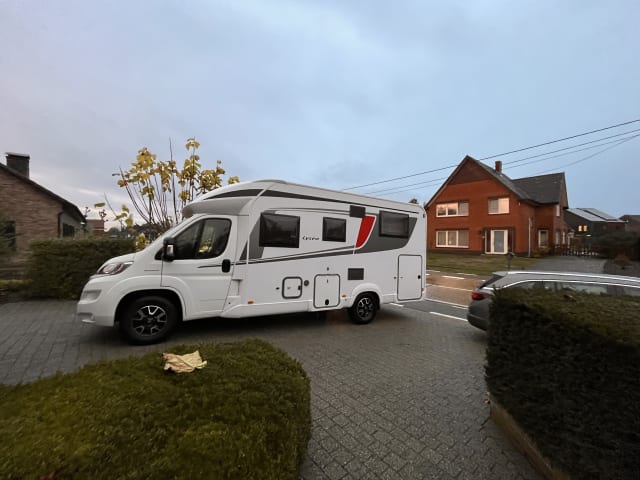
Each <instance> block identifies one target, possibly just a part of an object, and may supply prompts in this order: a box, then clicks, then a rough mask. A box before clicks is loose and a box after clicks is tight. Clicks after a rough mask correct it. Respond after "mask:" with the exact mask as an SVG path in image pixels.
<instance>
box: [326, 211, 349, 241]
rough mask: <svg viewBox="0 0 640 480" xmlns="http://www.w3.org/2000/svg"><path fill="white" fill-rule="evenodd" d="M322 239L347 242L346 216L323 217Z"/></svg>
mask: <svg viewBox="0 0 640 480" xmlns="http://www.w3.org/2000/svg"><path fill="white" fill-rule="evenodd" d="M322 240H323V241H325V242H346V241H347V221H346V220H345V219H344V218H328V217H324V218H323V219H322Z"/></svg>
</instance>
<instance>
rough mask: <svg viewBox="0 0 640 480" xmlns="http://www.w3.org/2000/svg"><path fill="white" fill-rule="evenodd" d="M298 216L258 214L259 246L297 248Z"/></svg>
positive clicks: (298, 237) (298, 233)
mask: <svg viewBox="0 0 640 480" xmlns="http://www.w3.org/2000/svg"><path fill="white" fill-rule="evenodd" d="M299 245H300V217H296V216H293V215H279V214H277V213H263V214H262V215H261V216H260V246H261V247H285V248H298V246H299Z"/></svg>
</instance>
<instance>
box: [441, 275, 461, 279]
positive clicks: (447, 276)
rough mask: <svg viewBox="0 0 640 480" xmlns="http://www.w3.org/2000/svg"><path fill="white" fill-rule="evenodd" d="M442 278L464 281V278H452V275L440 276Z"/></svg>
mask: <svg viewBox="0 0 640 480" xmlns="http://www.w3.org/2000/svg"><path fill="white" fill-rule="evenodd" d="M442 278H453V279H454V280H464V277H454V276H453V275H442Z"/></svg>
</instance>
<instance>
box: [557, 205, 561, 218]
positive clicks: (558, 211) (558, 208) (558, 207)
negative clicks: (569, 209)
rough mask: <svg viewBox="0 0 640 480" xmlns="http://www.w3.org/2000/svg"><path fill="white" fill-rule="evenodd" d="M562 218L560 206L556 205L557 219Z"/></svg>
mask: <svg viewBox="0 0 640 480" xmlns="http://www.w3.org/2000/svg"><path fill="white" fill-rule="evenodd" d="M559 216H560V205H556V217H559Z"/></svg>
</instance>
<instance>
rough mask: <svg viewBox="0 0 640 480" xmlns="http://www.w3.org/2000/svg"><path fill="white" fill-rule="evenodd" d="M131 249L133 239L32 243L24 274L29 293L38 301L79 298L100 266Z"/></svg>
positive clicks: (90, 239)
mask: <svg viewBox="0 0 640 480" xmlns="http://www.w3.org/2000/svg"><path fill="white" fill-rule="evenodd" d="M134 250H135V246H134V241H133V239H96V238H85V239H52V240H35V241H33V242H32V243H31V255H30V258H29V262H28V265H27V272H26V275H25V279H26V280H27V281H28V283H29V294H30V295H31V296H33V297H38V298H78V297H79V296H80V293H81V292H82V287H83V286H84V284H85V283H86V282H87V280H89V277H90V276H91V275H93V274H94V273H96V271H97V270H98V268H100V265H102V264H103V263H104V262H105V261H106V260H108V259H109V258H111V257H117V256H118V255H124V254H125V253H130V252H133V251H134Z"/></svg>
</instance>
